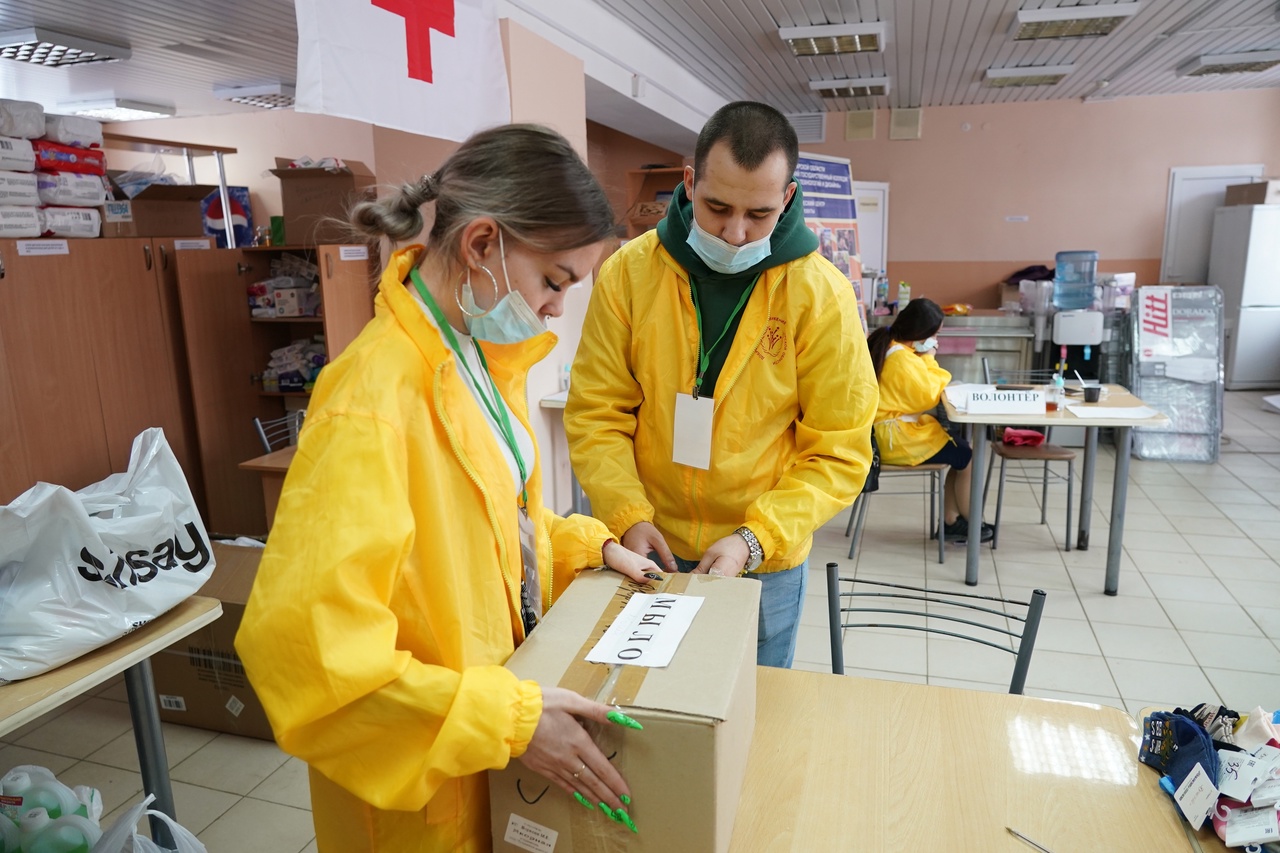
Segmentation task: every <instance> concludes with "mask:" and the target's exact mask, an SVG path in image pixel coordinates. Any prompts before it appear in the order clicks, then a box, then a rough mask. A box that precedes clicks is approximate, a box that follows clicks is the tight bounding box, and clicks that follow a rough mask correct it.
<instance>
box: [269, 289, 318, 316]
mask: <svg viewBox="0 0 1280 853" xmlns="http://www.w3.org/2000/svg"><path fill="white" fill-rule="evenodd" d="M271 302H272V304H273V305H274V306H275V311H276V316H277V317H314V316H315V315H316V311H318V310H319V308H320V294H318V293H316V292H315V290H313V289H312V288H310V287H282V288H276V289H274V290H272V291H271ZM255 307H260V306H255Z"/></svg>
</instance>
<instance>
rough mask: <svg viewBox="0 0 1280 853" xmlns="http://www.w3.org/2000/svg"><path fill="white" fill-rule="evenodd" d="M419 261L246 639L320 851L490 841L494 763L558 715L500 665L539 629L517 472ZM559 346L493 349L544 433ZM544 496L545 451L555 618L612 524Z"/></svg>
mask: <svg viewBox="0 0 1280 853" xmlns="http://www.w3.org/2000/svg"><path fill="white" fill-rule="evenodd" d="M419 251H420V247H413V248H411V249H407V250H403V251H401V252H397V253H396V254H395V256H393V258H392V259H391V263H390V264H389V265H388V269H387V271H386V272H385V273H384V275H383V278H382V284H381V293H380V295H379V296H378V298H377V301H376V311H375V316H374V319H373V320H372V321H370V323H369V325H368V326H366V327H365V329H364V330H363V331H362V332H361V333H360V335H359V336H358V337H357V338H356V340H355V341H354V342H352V344H351V345H350V346H349V347H348V348H347V349H346V351H345V352H343V353H342V355H341V356H340V357H339V358H337V359H335V360H334V362H333V363H332V364H331V365H329V366H328V367H326V368H325V370H324V372H323V374H322V375H321V377H320V380H319V382H318V383H317V386H316V391H315V394H314V395H313V396H312V399H311V406H310V408H309V409H308V412H307V419H306V423H305V426H304V428H303V430H302V435H301V438H300V440H299V443H298V451H297V455H296V457H295V458H294V461H293V463H292V465H290V467H289V473H288V476H287V477H286V479H285V484H284V491H283V493H282V494H281V497H280V505H279V509H278V511H277V513H276V517H275V524H274V526H273V529H272V531H271V536H270V540H269V543H268V545H267V549H266V552H265V553H264V555H263V558H262V564H261V567H260V569H259V572H258V577H257V581H256V583H255V584H254V588H253V592H252V595H251V596H250V599H249V603H248V606H247V608H246V611H245V615H244V620H243V623H242V625H241V628H240V632H239V634H238V635H237V637H236V650H237V651H238V652H239V653H240V656H241V657H242V658H243V660H244V664H245V669H246V671H247V672H248V675H249V678H250V680H251V681H252V683H253V686H254V689H255V690H256V691H257V693H258V696H259V697H260V698H261V700H262V704H263V706H264V707H265V708H266V711H267V716H268V717H269V718H270V720H271V726H272V728H273V730H274V731H275V735H276V740H277V741H278V742H279V744H280V746H281V748H282V749H284V750H285V751H286V752H289V753H291V754H293V755H296V756H298V757H299V758H301V759H303V760H304V761H306V762H307V763H308V764H309V765H310V766H311V798H312V805H313V815H314V820H315V824H316V835H317V838H318V840H319V847H320V849H321V850H325V851H343V853H354V852H355V851H380V853H389V851H395V853H419V851H421V853H426V851H446V850H449V851H453V850H463V851H473V850H488V849H490V845H491V841H490V831H489V807H488V788H487V787H486V781H485V777H484V775H483V774H484V771H485V770H488V769H490V768H499V767H504V766H506V764H507V762H508V760H510V759H511V758H514V757H516V756H519V755H521V754H523V752H524V751H525V749H526V748H527V746H528V744H529V740H530V738H532V736H533V731H534V728H535V727H536V726H537V723H538V719H539V717H540V716H541V714H542V691H541V689H540V688H539V687H538V685H537V684H536V683H534V682H532V681H519V680H517V679H516V677H515V675H513V674H512V673H511V672H510V671H509V670H507V669H505V668H504V667H503V663H504V662H505V661H506V660H507V658H508V657H509V656H510V655H511V652H512V651H513V650H514V649H515V647H516V645H518V644H519V643H520V641H521V640H522V639H523V634H524V631H523V628H522V625H521V620H520V614H519V600H520V578H521V564H520V541H519V529H518V523H517V511H518V510H517V504H516V498H515V496H514V494H513V488H512V482H511V473H510V469H509V468H508V467H507V463H506V461H505V460H504V459H503V456H502V455H501V451H500V448H499V446H498V443H497V439H496V438H495V437H494V435H493V433H492V431H491V429H490V428H489V426H488V424H487V422H486V421H485V420H484V418H483V416H482V415H481V412H480V409H479V407H478V406H477V405H476V403H475V400H474V398H473V397H472V396H471V393H470V391H469V390H468V389H467V387H466V385H465V384H464V383H463V382H462V380H461V379H460V377H459V376H458V374H457V370H456V368H455V367H454V356H453V353H452V352H451V351H450V350H449V349H448V346H447V345H446V344H444V343H443V342H442V341H441V339H440V337H439V333H438V332H436V330H435V329H434V328H433V327H432V326H431V324H430V323H429V322H428V320H427V318H426V317H425V316H424V315H423V313H422V310H421V308H420V307H419V306H418V304H417V303H416V302H415V301H414V300H413V297H412V296H411V295H410V294H409V293H408V292H407V290H406V289H405V287H404V286H403V285H402V282H403V281H404V279H405V277H406V276H407V275H408V273H409V270H410V269H412V267H413V266H414V264H415V263H416V262H417V259H418V256H419ZM554 343H555V338H554V336H553V335H552V334H551V333H549V332H548V333H546V334H544V335H540V336H539V337H537V338H535V339H533V340H532V341H529V342H526V343H523V344H513V345H510V346H490V345H487V344H484V345H483V347H484V350H485V355H486V357H487V358H488V360H489V365H490V367H491V369H492V371H493V379H494V382H495V384H496V385H497V387H498V388H499V390H500V392H501V393H502V395H503V397H504V398H505V399H506V400H507V402H508V403H509V404H510V406H511V409H512V411H513V412H514V413H515V414H516V416H517V417H518V418H519V419H520V420H521V421H522V422H523V423H524V424H525V427H526V428H527V429H528V428H529V419H528V407H527V404H526V400H525V378H526V374H527V371H528V369H529V367H530V366H531V365H532V364H534V363H535V362H537V361H538V360H539V359H541V358H543V357H544V356H546V354H547V353H548V352H550V350H551V348H552V346H553V345H554ZM530 432H531V433H532V429H530ZM541 494H542V480H541V469H540V467H539V464H538V461H537V460H536V459H535V460H534V465H533V472H532V476H531V478H530V481H529V503H530V506H529V509H530V515H531V517H532V518H533V520H534V521H535V523H536V524H537V526H538V529H540V530H541V531H542V536H541V537H540V539H541V542H540V546H541V547H540V549H539V551H540V553H539V563H540V567H541V570H542V592H543V598H544V601H543V605H544V607H549V606H550V605H551V602H552V601H554V600H555V598H556V596H558V595H559V593H560V592H561V591H562V590H563V589H564V587H565V586H566V585H567V584H568V582H569V581H570V580H571V579H572V578H573V577H574V574H575V570H578V569H581V568H584V567H587V566H598V565H601V564H602V563H601V553H600V552H601V548H602V547H603V546H604V543H605V542H606V541H607V539H608V538H609V534H608V531H607V530H606V529H605V527H604V525H602V524H601V523H600V522H598V521H596V520H594V519H589V518H584V517H582V516H572V517H570V518H568V519H562V518H559V517H557V516H555V515H553V514H552V513H551V512H550V511H549V510H546V509H544V508H543V507H542V505H541Z"/></svg>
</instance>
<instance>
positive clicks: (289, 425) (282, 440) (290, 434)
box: [253, 409, 307, 453]
mask: <svg viewBox="0 0 1280 853" xmlns="http://www.w3.org/2000/svg"><path fill="white" fill-rule="evenodd" d="M306 414H307V410H306V409H296V410H294V411H292V412H286V413H285V415H284V417H280V418H272V419H270V420H265V421H264V420H262V419H261V418H254V419H253V428H254V429H255V430H257V432H258V440H259V441H261V442H262V448H263V452H264V453H271V452H272V451H274V450H279V449H280V448H282V447H288V446H289V445H291V444H297V443H298V432H299V431H300V430H301V429H302V419H303V418H304V417H306Z"/></svg>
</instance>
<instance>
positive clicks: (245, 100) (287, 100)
mask: <svg viewBox="0 0 1280 853" xmlns="http://www.w3.org/2000/svg"><path fill="white" fill-rule="evenodd" d="M213 96H214V97H215V98H217V99H219V100H222V101H231V102H232V103H236V104H244V105H245V106H248V107H258V108H259V109H263V110H287V109H289V108H290V107H292V106H293V97H294V88H293V86H289V85H285V84H283V83H272V84H269V85H265V86H233V87H222V86H216V87H214V90H213Z"/></svg>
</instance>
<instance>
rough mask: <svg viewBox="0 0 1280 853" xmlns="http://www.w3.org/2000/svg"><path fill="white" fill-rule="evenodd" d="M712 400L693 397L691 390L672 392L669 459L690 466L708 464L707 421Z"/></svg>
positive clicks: (713, 404) (712, 411) (712, 412)
mask: <svg viewBox="0 0 1280 853" xmlns="http://www.w3.org/2000/svg"><path fill="white" fill-rule="evenodd" d="M715 411H716V401H715V400H714V399H713V398H711V397H699V398H698V399H696V400H695V399H694V398H693V395H692V394H677V395H676V422H675V427H674V431H673V432H672V436H671V461H672V462H675V463H677V464H679V465H688V466H689V467H690V468H701V469H702V470H703V471H706V470H708V469H709V468H710V467H711V421H712V419H713V417H714V415H715Z"/></svg>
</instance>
